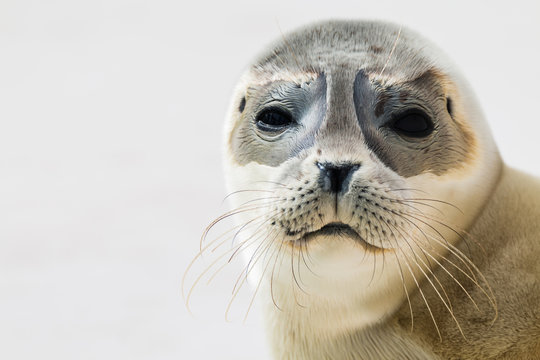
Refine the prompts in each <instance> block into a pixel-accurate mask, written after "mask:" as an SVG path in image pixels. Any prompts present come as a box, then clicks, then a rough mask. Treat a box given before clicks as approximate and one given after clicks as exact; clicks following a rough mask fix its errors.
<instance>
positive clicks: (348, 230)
mask: <svg viewBox="0 0 540 360" xmlns="http://www.w3.org/2000/svg"><path fill="white" fill-rule="evenodd" d="M318 236H339V237H345V238H349V239H352V240H354V242H356V243H358V244H360V245H362V246H363V247H364V248H365V249H367V250H385V248H382V247H378V246H375V245H372V244H370V243H368V242H367V241H366V240H364V238H363V237H362V236H360V234H358V232H357V231H356V230H354V229H353V228H352V227H351V226H349V225H347V224H345V223H342V222H332V223H329V224H326V225H324V226H323V227H322V228H320V229H318V230H315V231H311V232H308V233H305V234H304V235H303V236H302V237H301V238H299V239H297V240H295V241H294V242H293V243H295V244H300V243H306V242H309V241H311V240H313V239H314V238H316V237H318Z"/></svg>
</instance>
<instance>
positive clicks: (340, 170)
mask: <svg viewBox="0 0 540 360" xmlns="http://www.w3.org/2000/svg"><path fill="white" fill-rule="evenodd" d="M316 164H317V167H318V168H319V170H320V171H321V174H320V177H319V182H320V185H321V188H322V189H323V190H325V191H329V192H332V193H339V192H345V191H346V190H347V188H348V187H349V181H350V179H351V175H352V173H354V172H355V171H356V170H358V168H359V167H360V164H351V163H341V164H332V163H320V162H317V163H316Z"/></svg>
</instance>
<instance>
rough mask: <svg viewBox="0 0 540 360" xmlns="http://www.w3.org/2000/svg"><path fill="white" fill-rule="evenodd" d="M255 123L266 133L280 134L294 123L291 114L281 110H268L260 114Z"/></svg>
mask: <svg viewBox="0 0 540 360" xmlns="http://www.w3.org/2000/svg"><path fill="white" fill-rule="evenodd" d="M255 123H256V124H257V127H258V128H259V129H260V130H262V131H266V132H280V131H283V130H285V129H286V128H287V127H288V126H289V125H291V124H292V123H293V119H292V116H291V114H289V113H288V112H285V111H283V110H281V109H268V110H264V111H263V112H262V113H260V114H259V115H258V116H257V118H256V120H255Z"/></svg>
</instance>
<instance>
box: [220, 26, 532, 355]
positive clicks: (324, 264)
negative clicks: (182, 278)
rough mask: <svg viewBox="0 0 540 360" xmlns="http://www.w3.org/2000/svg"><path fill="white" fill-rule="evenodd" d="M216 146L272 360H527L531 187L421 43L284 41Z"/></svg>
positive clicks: (250, 81)
mask: <svg viewBox="0 0 540 360" xmlns="http://www.w3.org/2000/svg"><path fill="white" fill-rule="evenodd" d="M225 148H226V151H225V168H226V174H227V181H228V186H229V189H230V190H231V191H233V192H234V196H231V200H232V203H233V206H234V210H233V211H232V212H230V213H228V214H227V215H226V216H231V217H233V218H234V219H235V221H236V223H237V229H239V230H237V231H236V232H235V239H236V240H235V241H236V242H235V244H236V245H235V248H234V249H235V250H234V251H235V252H242V253H244V254H245V255H246V258H247V259H248V266H247V268H246V274H249V276H250V277H251V279H252V280H253V281H254V284H256V285H257V286H256V288H257V291H259V296H260V297H261V298H262V299H263V302H264V303H265V304H266V305H265V309H266V310H265V316H266V323H267V326H268V331H269V335H270V343H271V346H272V349H273V353H274V357H275V358H276V359H465V358H466V359H491V358H497V359H499V358H508V359H532V358H536V357H537V356H540V355H539V354H540V262H539V261H538V258H539V256H540V241H539V235H540V221H538V219H540V182H539V181H538V180H537V179H535V178H533V177H530V176H528V175H525V174H523V173H521V172H518V171H516V170H513V169H511V168H509V167H507V166H506V165H504V164H503V162H502V160H501V157H500V156H499V153H498V150H497V147H496V144H495V142H494V140H493V138H492V136H491V133H490V130H489V128H488V126H487V123H486V121H485V119H484V117H483V115H482V111H481V109H480V106H479V105H478V103H477V101H476V99H475V97H474V94H473V92H472V91H471V89H470V88H469V86H468V84H467V82H466V80H465V79H464V78H463V76H461V75H460V73H459V72H458V70H457V69H456V67H455V66H454V65H453V64H452V62H451V61H450V60H449V59H448V58H447V56H445V55H444V54H443V52H442V51H441V50H439V49H438V48H437V47H436V46H435V45H433V44H431V43H430V42H429V41H428V40H426V39H424V38H422V37H421V36H420V35H418V34H416V33H415V32H413V31H411V30H409V29H405V28H402V27H399V26H396V25H393V24H389V23H382V22H368V21H330V22H323V23H317V24H314V25H311V26H308V27H305V28H302V29H300V30H298V31H296V32H293V33H290V34H288V35H287V36H283V37H282V38H281V39H279V41H277V42H276V43H274V44H273V45H272V46H271V47H270V48H269V49H268V50H267V51H266V52H264V53H263V54H262V55H261V56H260V57H259V58H258V59H257V60H256V61H255V62H254V63H253V64H252V65H251V66H250V67H249V69H248V70H247V71H246V73H245V74H244V75H243V76H242V79H241V81H240V83H239V85H238V86H237V88H236V90H235V93H234V96H233V100H232V105H231V107H230V110H229V113H228V115H227V121H226V125H225Z"/></svg>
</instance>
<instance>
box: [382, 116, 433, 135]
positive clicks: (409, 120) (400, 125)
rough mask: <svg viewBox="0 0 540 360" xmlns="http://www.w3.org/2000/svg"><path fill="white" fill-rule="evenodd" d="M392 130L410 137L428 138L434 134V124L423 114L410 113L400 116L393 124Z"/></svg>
mask: <svg viewBox="0 0 540 360" xmlns="http://www.w3.org/2000/svg"><path fill="white" fill-rule="evenodd" d="M391 127H392V129H393V130H394V131H396V132H397V133H399V134H401V135H405V136H408V137H414V138H421V137H426V136H428V135H429V134H431V133H432V132H433V123H432V122H431V120H430V119H429V118H428V117H427V116H426V115H425V114H422V113H416V112H413V113H408V114H404V115H402V116H399V117H397V118H396V120H394V121H393V122H392V125H391Z"/></svg>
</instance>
